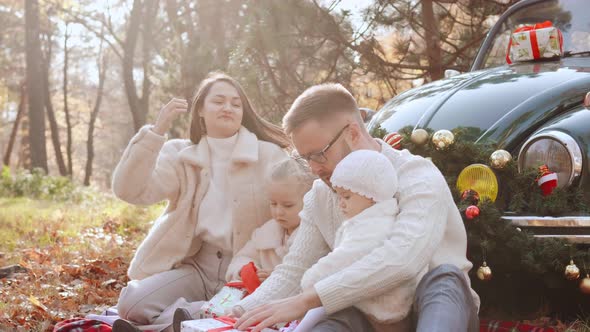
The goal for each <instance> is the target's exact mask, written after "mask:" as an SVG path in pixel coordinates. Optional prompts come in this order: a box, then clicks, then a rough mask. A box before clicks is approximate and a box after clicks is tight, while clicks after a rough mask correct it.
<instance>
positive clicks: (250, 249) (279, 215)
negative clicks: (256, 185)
mask: <svg viewBox="0 0 590 332" xmlns="http://www.w3.org/2000/svg"><path fill="white" fill-rule="evenodd" d="M314 180H315V178H314V176H313V174H311V172H310V171H309V170H308V169H307V167H306V166H305V165H302V164H301V163H300V162H298V161H297V160H295V159H292V158H289V159H286V160H284V161H282V162H280V163H278V164H277V165H275V166H274V167H273V168H272V171H271V174H270V179H269V181H268V186H267V189H268V194H269V198H270V210H271V216H272V219H271V220H269V221H267V222H266V223H265V224H264V225H262V226H261V227H259V228H257V229H256V230H254V232H253V233H252V237H251V239H250V241H248V242H247V243H246V245H245V246H244V247H243V248H242V249H241V250H240V251H238V253H237V254H236V256H234V257H233V259H232V261H231V263H230V264H229V267H228V268H227V274H226V279H227V281H233V280H239V278H240V271H241V269H242V267H243V266H244V265H246V264H248V263H249V262H254V265H255V266H256V267H257V268H258V273H257V274H258V278H259V279H260V281H264V279H266V278H267V277H268V276H269V275H270V273H271V272H272V270H273V269H274V268H275V266H277V265H279V264H280V263H281V261H282V260H283V257H284V256H285V255H286V254H287V250H288V249H289V246H290V245H291V243H292V242H293V239H294V236H295V233H296V232H297V227H299V223H300V221H301V219H300V218H299V212H300V211H301V209H302V208H303V196H304V195H305V193H307V192H308V191H309V190H310V189H311V186H312V184H313V181H314Z"/></svg>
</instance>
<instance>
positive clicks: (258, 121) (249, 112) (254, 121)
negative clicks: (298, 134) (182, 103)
mask: <svg viewBox="0 0 590 332" xmlns="http://www.w3.org/2000/svg"><path fill="white" fill-rule="evenodd" d="M217 82H226V83H229V84H231V85H232V86H233V87H234V88H236V90H238V94H239V95H240V99H242V109H243V117H242V126H244V127H246V128H247V129H248V130H249V131H251V132H252V133H254V134H255V135H256V137H258V139H259V140H263V141H267V142H270V143H274V144H276V145H278V146H280V147H282V148H287V147H290V145H291V143H290V141H289V139H288V138H287V135H285V133H284V132H283V129H282V128H281V127H279V126H277V125H274V124H272V123H270V122H268V121H266V120H264V119H263V118H261V117H260V116H259V115H258V114H256V112H255V111H254V109H253V108H252V104H251V103H250V100H249V99H248V96H246V93H245V92H244V89H243V88H242V86H241V85H240V83H238V81H236V80H235V79H233V78H232V77H230V76H229V75H226V74H224V73H219V72H213V73H211V74H209V76H208V77H207V78H206V79H204V80H203V81H202V82H201V84H200V85H199V87H198V88H197V92H196V93H195V96H194V97H193V100H192V103H191V116H192V119H191V129H190V136H191V141H192V142H193V143H194V144H197V143H199V141H200V140H201V138H202V137H203V135H205V134H206V128H205V127H204V123H203V121H202V120H201V117H200V116H199V111H200V110H201V108H202V107H203V104H204V102H205V97H207V94H209V90H211V87H212V86H213V84H215V83H217Z"/></svg>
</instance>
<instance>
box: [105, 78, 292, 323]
mask: <svg viewBox="0 0 590 332" xmlns="http://www.w3.org/2000/svg"><path fill="white" fill-rule="evenodd" d="M187 107H188V106H187V103H186V101H185V100H181V99H172V100H171V101H170V102H169V103H168V104H167V105H166V106H164V108H163V109H162V110H161V111H160V114H159V115H158V119H157V120H156V124H155V125H154V126H149V125H148V126H144V127H143V128H141V129H140V130H139V132H138V133H137V134H136V135H135V136H134V137H133V138H132V139H131V141H130V142H129V145H128V147H127V149H126V150H125V152H124V153H123V156H122V157H121V161H120V162H119V164H118V165H117V168H116V169H115V172H114V176H113V191H114V193H115V194H116V195H117V197H119V198H120V199H122V200H125V201H127V202H129V203H131V204H138V205H147V204H154V203H157V202H160V201H162V200H167V201H168V206H167V208H166V211H165V212H164V213H163V214H162V215H161V216H160V217H159V218H158V219H157V220H156V222H155V223H154V226H153V227H152V229H151V230H150V231H149V233H148V235H147V237H146V238H145V239H144V240H143V243H142V244H141V245H140V246H139V248H138V249H137V252H136V253H135V256H134V257H133V259H132V261H131V265H130V267H129V271H128V274H129V277H130V279H131V281H130V282H129V283H128V285H127V287H125V288H124V289H123V290H122V291H121V294H120V297H119V303H118V304H117V306H118V310H119V315H120V316H121V318H123V319H125V320H128V321H125V320H119V321H117V322H116V323H115V325H114V326H113V331H114V332H117V331H136V330H137V329H136V327H135V326H134V325H133V324H136V325H141V326H145V325H151V327H150V329H161V328H164V327H167V326H169V325H170V324H171V323H172V315H173V312H174V309H175V308H176V307H182V306H190V303H191V302H195V301H205V300H208V299H209V298H210V297H211V296H213V295H214V294H215V293H216V292H217V291H218V290H219V289H220V288H221V287H222V286H223V285H224V283H225V278H224V277H225V273H226V269H227V266H228V264H229V262H230V260H231V259H232V256H233V255H234V254H235V253H236V252H238V251H239V250H240V249H241V248H242V247H243V246H244V244H245V243H246V242H247V241H248V239H249V238H250V236H251V234H252V231H253V230H254V229H256V228H257V227H260V226H261V225H262V224H263V223H264V222H265V221H266V220H268V219H269V218H270V211H269V207H268V198H267V195H266V193H265V191H264V189H263V183H262V182H263V181H260V179H261V178H263V177H264V175H266V174H267V173H268V171H267V170H268V168H269V167H271V166H272V165H273V164H274V163H276V162H278V161H280V160H282V159H284V158H286V157H287V155H286V153H285V151H284V150H283V149H282V148H285V147H287V146H288V139H287V137H286V136H285V135H284V134H283V132H282V130H281V129H280V128H279V127H277V126H274V125H272V124H270V123H268V122H266V121H265V120H263V119H262V118H260V117H259V116H258V115H257V114H256V113H255V112H254V110H253V109H252V106H251V104H250V101H249V100H248V98H247V96H246V94H245V93H244V90H243V89H242V87H241V86H240V84H239V83H238V82H237V81H235V80H234V79H233V78H231V77H229V76H227V75H224V74H220V73H214V74H212V75H210V76H209V77H208V78H207V79H205V80H204V81H203V82H202V83H201V84H200V86H199V88H198V89H197V92H196V93H195V96H194V99H193V102H192V108H191V116H192V122H191V128H190V140H186V139H173V140H169V141H166V137H165V133H166V132H167V131H168V129H169V128H170V126H171V124H172V122H173V121H174V119H175V118H176V117H178V116H179V115H180V114H184V113H186V112H187ZM131 322H133V324H132V323H131Z"/></svg>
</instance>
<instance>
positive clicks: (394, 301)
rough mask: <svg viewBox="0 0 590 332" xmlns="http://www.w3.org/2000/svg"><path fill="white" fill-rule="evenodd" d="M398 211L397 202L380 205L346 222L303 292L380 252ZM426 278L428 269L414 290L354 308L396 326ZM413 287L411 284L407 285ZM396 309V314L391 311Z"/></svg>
mask: <svg viewBox="0 0 590 332" xmlns="http://www.w3.org/2000/svg"><path fill="white" fill-rule="evenodd" d="M398 211H399V209H398V206H397V200H395V199H389V200H385V201H383V202H379V203H377V204H375V205H373V206H371V207H369V208H367V209H365V210H364V211H362V212H361V213H359V214H358V215H356V216H354V217H353V218H351V219H348V220H345V221H344V222H343V223H342V225H341V226H340V227H339V228H338V231H336V242H335V248H334V250H333V251H332V252H330V253H329V254H327V255H326V256H324V257H322V258H320V260H319V261H318V262H317V263H316V264H315V265H314V266H312V267H311V268H310V269H309V270H307V271H306V272H305V274H303V278H302V279H301V288H302V289H308V288H311V287H313V285H314V284H315V283H317V282H318V281H320V280H322V279H324V278H326V277H329V276H331V275H333V274H335V273H338V272H339V271H341V270H344V269H345V268H347V267H348V266H350V265H352V264H353V263H354V262H356V261H357V260H359V259H361V258H363V257H364V256H366V255H368V254H370V253H371V251H373V250H374V249H376V248H378V247H379V246H381V245H382V244H383V242H384V241H385V240H386V239H387V238H388V237H389V236H391V233H392V232H393V230H394V228H395V221H396V215H397V213H398ZM424 274H426V267H425V268H424V269H423V270H422V272H420V273H419V274H418V275H417V277H416V278H415V282H414V284H413V285H414V287H399V288H395V289H392V290H390V291H388V292H386V293H384V294H382V295H379V296H377V297H374V298H370V299H366V300H364V301H361V302H359V303H357V304H355V307H357V308H358V309H359V310H361V311H362V312H363V313H365V314H366V315H368V316H369V318H370V320H371V321H375V322H377V323H380V324H388V323H396V322H399V321H400V320H402V319H404V318H405V317H406V316H407V315H408V313H409V312H410V309H411V307H412V306H411V304H412V299H413V298H414V291H415V288H416V287H417V286H418V282H417V280H419V279H420V278H422V276H423V275H424ZM408 285H410V282H408ZM388 308H396V309H397V310H396V311H392V310H388Z"/></svg>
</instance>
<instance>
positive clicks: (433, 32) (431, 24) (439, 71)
mask: <svg viewBox="0 0 590 332" xmlns="http://www.w3.org/2000/svg"><path fill="white" fill-rule="evenodd" d="M421 3H422V24H424V39H425V40H426V57H427V58H428V64H429V70H428V71H429V73H430V78H431V79H432V80H433V81H436V80H438V79H441V78H443V68H442V51H441V48H440V31H439V29H438V22H437V20H436V17H435V16H434V8H433V4H432V0H422V1H421Z"/></svg>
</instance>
